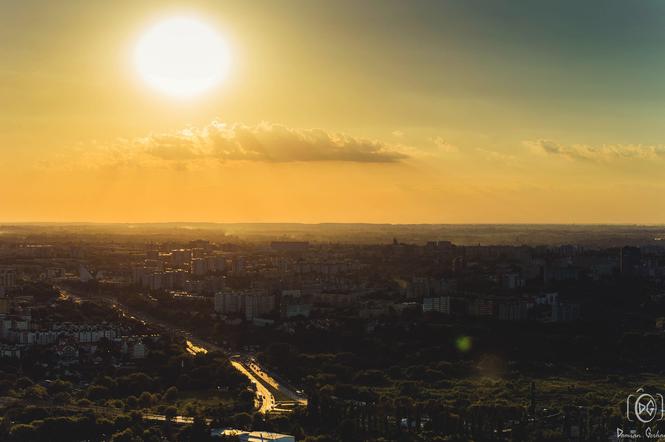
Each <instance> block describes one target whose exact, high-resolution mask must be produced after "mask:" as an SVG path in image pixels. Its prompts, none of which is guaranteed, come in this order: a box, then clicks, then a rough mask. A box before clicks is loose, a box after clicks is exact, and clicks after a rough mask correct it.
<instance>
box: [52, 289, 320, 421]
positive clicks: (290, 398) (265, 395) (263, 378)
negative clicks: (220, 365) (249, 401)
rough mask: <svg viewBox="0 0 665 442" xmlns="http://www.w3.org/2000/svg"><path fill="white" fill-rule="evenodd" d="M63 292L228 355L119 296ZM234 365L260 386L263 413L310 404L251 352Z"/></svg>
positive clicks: (197, 349)
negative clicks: (251, 355)
mask: <svg viewBox="0 0 665 442" xmlns="http://www.w3.org/2000/svg"><path fill="white" fill-rule="evenodd" d="M56 289H57V290H59V291H60V297H61V298H62V299H73V300H74V301H77V302H80V301H81V300H82V299H84V300H87V301H91V302H92V301H99V302H102V303H104V304H106V305H107V306H109V307H111V308H113V309H115V310H117V311H119V312H120V313H121V314H122V315H123V316H125V317H128V318H130V319H133V320H136V321H140V322H141V323H143V324H146V325H149V326H151V327H154V328H159V329H162V330H166V331H168V332H170V333H175V334H177V335H178V336H180V337H182V338H184V339H185V341H186V343H187V344H186V345H187V348H186V350H187V352H188V353H190V354H192V355H195V354H198V353H207V352H208V351H216V352H220V353H223V354H226V355H228V352H226V351H225V350H224V349H223V348H221V347H220V346H218V345H216V344H214V343H212V342H209V341H205V340H203V339H199V338H197V337H195V336H193V335H192V334H191V332H189V331H187V330H183V329H180V328H178V327H176V326H174V325H173V324H169V323H167V322H165V321H162V320H159V319H157V318H154V317H152V316H150V315H147V314H145V313H143V312H140V311H138V310H136V309H133V308H130V307H128V306H126V305H124V304H121V303H120V302H118V300H117V299H114V298H110V297H100V296H96V297H94V298H90V297H87V296H84V295H81V294H75V293H72V292H71V291H70V290H66V289H63V288H62V287H56ZM229 359H230V361H231V365H232V366H233V367H234V368H235V369H236V370H238V371H239V372H240V373H242V374H243V375H244V376H246V377H247V378H248V379H249V381H250V382H251V383H252V384H253V385H254V386H255V388H256V399H255V402H256V408H257V410H258V411H259V412H261V413H264V414H265V413H270V412H274V413H288V412H290V411H292V409H293V407H295V406H298V405H301V406H306V405H307V399H306V398H305V397H304V396H303V395H301V394H298V393H296V392H294V391H293V390H292V389H290V388H288V387H286V386H285V385H283V383H279V382H277V381H276V380H275V378H276V377H277V376H273V375H270V374H269V373H268V372H267V371H266V370H265V369H264V368H262V367H260V366H259V365H258V364H257V363H256V361H255V360H254V359H253V358H252V357H250V356H249V355H237V356H233V357H230V358H229Z"/></svg>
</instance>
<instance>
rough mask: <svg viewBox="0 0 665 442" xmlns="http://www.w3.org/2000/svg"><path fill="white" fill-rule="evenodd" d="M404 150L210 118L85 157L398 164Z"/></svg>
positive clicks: (362, 140) (124, 160) (325, 134)
mask: <svg viewBox="0 0 665 442" xmlns="http://www.w3.org/2000/svg"><path fill="white" fill-rule="evenodd" d="M405 150H408V149H402V148H401V146H396V145H390V144H387V143H384V142H381V141H377V140H370V139H366V138H358V137H354V136H351V135H347V134H341V133H332V132H328V131H325V130H322V129H294V128H290V127H287V126H284V125H280V124H273V123H261V124H258V125H256V126H248V125H243V124H231V125H227V124H224V123H222V122H219V121H213V122H212V123H210V124H209V125H207V126H205V127H202V128H187V129H183V130H180V131H176V132H171V133H162V134H151V135H148V136H145V137H140V138H135V139H131V140H127V139H123V140H117V141H116V142H115V143H112V144H111V145H106V146H103V145H102V146H97V149H94V150H93V152H92V153H91V154H90V155H88V157H89V158H88V159H89V160H92V161H93V162H95V160H97V162H102V163H104V162H106V163H112V164H113V165H120V164H125V163H128V164H135V163H145V162H151V161H152V162H155V161H158V162H159V161H161V162H167V163H181V164H182V163H185V164H186V163H193V162H196V161H199V160H200V161H210V160H216V161H222V162H225V161H260V162H274V163H285V162H315V161H345V162H356V163H396V162H399V161H402V160H405V159H407V158H408V157H409V156H408V155H407V154H406V153H404V151H405ZM104 159H105V160H106V161H104ZM180 167H182V166H180Z"/></svg>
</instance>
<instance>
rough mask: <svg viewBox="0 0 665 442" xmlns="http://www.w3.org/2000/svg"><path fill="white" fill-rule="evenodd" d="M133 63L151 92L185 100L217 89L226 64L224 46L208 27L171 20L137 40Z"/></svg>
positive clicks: (189, 20) (185, 19)
mask: <svg viewBox="0 0 665 442" xmlns="http://www.w3.org/2000/svg"><path fill="white" fill-rule="evenodd" d="M134 61H135V63H136V69H137V70H138V72H139V74H140V75H141V77H142V78H143V80H145V82H146V83H147V84H148V85H150V86H151V87H152V88H154V89H156V90H158V91H160V92H163V93H165V94H168V95H171V96H174V97H183V98H187V97H193V96H196V95H199V94H201V93H203V92H205V91H207V90H209V89H211V88H213V87H214V86H216V85H218V84H219V83H220V82H221V81H222V80H223V79H224V77H225V76H226V73H227V71H228V69H229V61H230V60H229V51H228V48H227V46H226V43H225V42H224V40H223V39H222V37H221V36H220V35H219V34H218V33H217V32H216V31H215V30H214V29H213V28H212V27H210V26H208V25H207V24H205V23H203V22H201V21H199V20H197V19H195V18H189V17H175V18H170V19H167V20H164V21H162V22H159V23H157V24H156V25H154V26H152V27H151V28H150V29H148V30H147V31H146V32H145V33H144V34H143V35H142V36H141V38H140V40H139V41H138V44H137V45H136V49H135V51H134Z"/></svg>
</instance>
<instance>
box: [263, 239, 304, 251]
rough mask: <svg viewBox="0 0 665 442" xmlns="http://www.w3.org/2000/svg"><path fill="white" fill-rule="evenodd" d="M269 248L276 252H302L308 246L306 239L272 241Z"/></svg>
mask: <svg viewBox="0 0 665 442" xmlns="http://www.w3.org/2000/svg"><path fill="white" fill-rule="evenodd" d="M270 248H271V249H273V250H275V251H278V252H302V251H305V250H307V249H308V248H309V242H308V241H273V242H271V243H270Z"/></svg>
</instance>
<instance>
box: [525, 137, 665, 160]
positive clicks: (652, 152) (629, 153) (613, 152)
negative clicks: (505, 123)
mask: <svg viewBox="0 0 665 442" xmlns="http://www.w3.org/2000/svg"><path fill="white" fill-rule="evenodd" d="M524 144H525V145H526V146H527V147H529V148H531V149H532V150H533V151H534V152H536V153H546V154H548V155H554V156H560V157H563V158H567V159H569V160H582V161H597V162H610V161H616V160H621V159H628V158H633V159H657V158H665V146H662V145H654V146H645V145H641V144H603V145H600V146H591V145H588V144H572V145H568V146H567V145H564V144H561V143H557V142H555V141H552V140H536V141H525V142H524Z"/></svg>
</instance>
